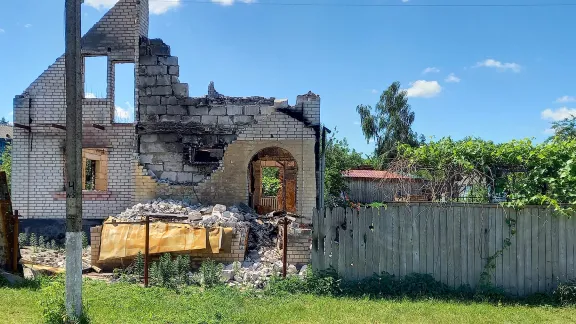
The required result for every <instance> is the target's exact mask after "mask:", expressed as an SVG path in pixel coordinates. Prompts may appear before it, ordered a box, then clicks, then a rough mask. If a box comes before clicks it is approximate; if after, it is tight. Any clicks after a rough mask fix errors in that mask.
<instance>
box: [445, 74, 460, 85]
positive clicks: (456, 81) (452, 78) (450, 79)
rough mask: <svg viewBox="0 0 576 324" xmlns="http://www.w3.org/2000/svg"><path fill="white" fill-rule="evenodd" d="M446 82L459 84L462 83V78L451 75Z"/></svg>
mask: <svg viewBox="0 0 576 324" xmlns="http://www.w3.org/2000/svg"><path fill="white" fill-rule="evenodd" d="M444 81H446V82H448V83H458V82H460V78H459V77H457V76H456V75H455V74H454V73H450V74H449V75H448V76H447V77H446V79H444Z"/></svg>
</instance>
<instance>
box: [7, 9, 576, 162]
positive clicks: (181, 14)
mask: <svg viewBox="0 0 576 324" xmlns="http://www.w3.org/2000/svg"><path fill="white" fill-rule="evenodd" d="M150 1H151V2H152V4H151V6H153V7H152V10H153V11H154V12H156V14H153V15H152V16H151V20H150V36H151V37H159V38H162V39H163V40H164V41H165V42H166V43H168V44H169V45H170V46H171V48H172V54H173V55H175V56H178V57H179V60H180V74H181V76H180V79H181V80H182V81H183V82H187V83H189V84H190V93H191V95H193V96H201V95H205V94H206V92H207V86H208V83H209V82H210V81H214V82H215V84H216V89H217V90H218V91H219V92H220V93H223V94H225V95H230V96H252V95H260V96H273V97H276V98H288V99H289V102H290V103H291V104H294V103H295V100H296V96H297V95H298V94H303V93H306V92H308V91H309V90H312V91H313V92H315V93H317V94H319V95H320V96H321V98H322V121H323V122H324V123H325V124H326V125H327V126H328V127H330V128H334V127H337V128H338V131H339V135H340V136H345V137H347V138H348V141H349V142H350V143H351V144H352V146H353V147H354V148H356V149H358V150H360V151H363V152H370V151H371V150H372V146H371V145H370V144H367V143H366V141H365V140H364V139H363V136H362V133H361V130H360V126H359V125H358V122H359V118H358V116H357V114H356V111H355V108H356V106H357V105H358V104H370V105H374V104H375V103H376V102H377V100H378V97H379V94H380V93H381V92H382V90H383V89H384V88H386V87H387V86H388V85H390V83H392V82H393V81H396V80H398V81H400V82H401V83H402V85H403V87H404V88H406V89H408V91H409V94H410V96H411V98H410V100H409V102H410V104H411V105H412V108H413V110H414V111H415V113H416V121H415V123H414V129H415V130H416V131H417V132H419V133H423V134H425V135H426V136H435V137H436V138H440V137H443V136H452V137H454V138H462V137H464V136H467V135H473V136H480V137H482V138H485V139H490V140H494V141H498V142H499V141H508V140H511V139H514V138H525V137H534V138H536V140H539V141H540V140H543V139H544V138H546V137H547V136H548V135H547V134H546V133H545V130H546V129H547V128H549V125H550V121H551V120H553V119H560V118H562V117H567V116H569V115H570V113H574V114H576V109H575V107H576V45H574V42H573V41H572V39H573V32H574V30H576V20H574V16H575V14H576V6H572V7H566V6H565V7H528V8H523V7H474V8H463V7H414V6H411V5H418V4H457V3H463V2H462V1H449V0H410V1H408V2H403V1H402V0H374V1H369V0H367V1H361V2H359V1H352V0H338V1H334V0H332V1H329V2H328V1H326V0H298V1H296V0H282V1H281V0H258V1H260V2H261V3H248V4H247V3H244V2H253V1H250V0H244V2H242V1H233V0H220V1H219V2H220V3H197V2H192V1H191V0H172V1H166V0H150ZM280 1H281V2H282V3H295V2H297V3H322V2H324V3H331V4H334V3H366V4H370V3H383V4H398V5H400V6H399V7H338V6H274V5H267V4H266V3H270V2H276V3H278V2H280ZM467 1H468V2H466V3H473V2H471V1H472V0H467ZM502 1H504V0H502ZM85 2H86V4H85V5H83V7H82V9H83V15H82V19H83V23H82V25H83V29H84V31H86V30H87V29H88V28H89V27H90V26H91V25H92V24H94V23H95V22H96V21H97V20H98V19H99V18H100V17H101V16H102V15H103V14H104V12H105V8H106V7H109V6H110V5H111V4H112V3H114V2H115V1H114V0H86V1H85ZM545 2H546V1H540V3H545ZM565 2H569V1H565ZM474 3H488V2H486V1H477V2H474ZM493 3H502V2H498V1H494V2H493ZM505 3H507V4H522V3H527V1H526V0H506V1H505ZM532 3H534V2H532ZM574 3H575V4H576V1H574ZM63 19H64V1H58V0H43V1H40V0H19V1H6V3H4V4H3V9H2V11H0V44H2V47H3V48H2V50H1V51H0V61H2V62H3V63H4V64H3V67H2V70H1V71H2V72H1V74H2V78H0V115H2V116H5V117H7V118H10V119H11V117H12V116H11V115H10V114H11V111H12V98H13V97H14V95H16V94H19V93H21V92H22V91H23V90H24V89H25V88H26V87H27V86H28V85H29V84H30V83H31V82H32V81H33V80H34V79H35V78H36V77H37V76H38V75H39V74H40V73H41V72H42V71H43V70H44V69H46V67H48V66H49V65H50V64H51V63H53V62H54V60H55V59H56V57H58V56H59V55H61V54H62V53H63V51H64V20H63ZM87 82H92V80H87ZM125 84H126V86H125V87H124V86H123V85H119V88H121V89H120V90H119V92H121V93H123V96H124V97H125V98H124V97H123V98H119V99H118V102H120V103H121V104H122V105H123V107H124V108H126V107H129V104H127V103H126V102H130V96H131V94H132V93H131V91H132V89H131V88H130V87H131V84H130V82H125Z"/></svg>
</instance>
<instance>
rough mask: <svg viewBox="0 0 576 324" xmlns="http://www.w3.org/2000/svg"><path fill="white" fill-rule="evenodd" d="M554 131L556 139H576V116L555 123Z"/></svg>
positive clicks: (553, 125) (553, 124)
mask: <svg viewBox="0 0 576 324" xmlns="http://www.w3.org/2000/svg"><path fill="white" fill-rule="evenodd" d="M552 129H553V130H554V136H555V137H559V138H561V139H565V140H566V139H571V138H576V116H572V117H570V118H564V119H563V120H560V121H556V122H553V123H552Z"/></svg>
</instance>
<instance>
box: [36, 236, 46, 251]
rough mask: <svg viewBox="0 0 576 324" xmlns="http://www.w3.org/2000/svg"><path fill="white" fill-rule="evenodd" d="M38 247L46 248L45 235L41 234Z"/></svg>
mask: <svg viewBox="0 0 576 324" xmlns="http://www.w3.org/2000/svg"><path fill="white" fill-rule="evenodd" d="M38 247H39V248H40V250H44V249H45V248H46V242H45V240H44V236H42V235H40V237H39V238H38Z"/></svg>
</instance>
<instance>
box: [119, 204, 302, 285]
mask: <svg viewBox="0 0 576 324" xmlns="http://www.w3.org/2000/svg"><path fill="white" fill-rule="evenodd" d="M147 214H148V215H150V214H152V215H153V214H162V215H163V216H164V217H166V216H168V215H174V216H175V220H176V219H177V221H178V222H185V223H189V224H192V225H197V226H204V227H212V226H224V227H233V228H249V229H250V231H249V235H248V253H247V256H246V258H245V260H244V261H243V262H234V263H231V264H228V265H226V266H225V267H224V270H223V271H222V277H223V278H224V279H225V280H227V281H228V284H229V285H231V286H249V287H254V288H262V287H264V286H265V285H266V283H267V282H268V280H269V279H270V277H272V275H273V274H277V275H279V274H280V273H281V272H282V256H281V255H280V253H279V252H278V250H277V248H276V243H277V237H278V220H279V219H280V218H281V217H283V216H284V214H283V213H270V214H268V215H264V216H261V215H258V214H257V213H256V212H255V211H254V210H253V209H251V208H250V207H248V206H246V205H245V204H239V205H236V206H231V207H230V208H227V207H226V206H224V205H219V204H217V205H214V206H203V205H201V204H188V203H186V202H182V201H176V200H162V199H156V200H154V201H151V202H149V203H144V204H137V205H134V206H132V207H130V208H128V209H126V210H125V211H124V212H122V213H120V214H119V215H117V216H116V218H117V219H119V220H122V221H140V220H141V219H142V216H144V215H147ZM291 224H292V225H291V226H294V227H298V223H297V222H292V223H291ZM305 271H306V269H305V266H304V267H303V268H302V269H297V268H296V266H294V265H288V267H287V273H288V274H300V275H301V276H303V275H304V273H305Z"/></svg>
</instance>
